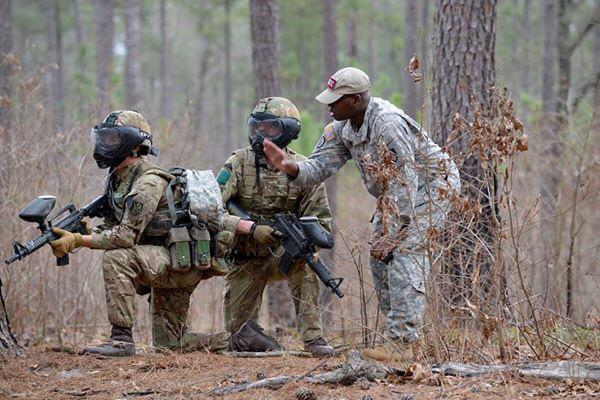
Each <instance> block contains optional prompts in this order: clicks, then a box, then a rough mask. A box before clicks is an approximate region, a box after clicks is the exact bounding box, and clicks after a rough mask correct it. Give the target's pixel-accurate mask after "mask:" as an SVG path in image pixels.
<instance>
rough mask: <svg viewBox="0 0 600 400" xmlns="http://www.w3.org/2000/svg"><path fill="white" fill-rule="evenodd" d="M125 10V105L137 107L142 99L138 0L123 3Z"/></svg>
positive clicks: (139, 6) (139, 7) (139, 9)
mask: <svg viewBox="0 0 600 400" xmlns="http://www.w3.org/2000/svg"><path fill="white" fill-rule="evenodd" d="M124 7H125V10H124V11H125V12H124V19H125V48H126V50H127V56H126V57H125V105H126V106H127V108H130V109H137V108H138V105H139V103H140V101H141V100H142V92H141V90H142V64H141V60H140V57H141V55H140V51H141V31H140V29H141V28H140V19H141V14H140V13H141V5H140V0H128V1H126V2H125V3H124Z"/></svg>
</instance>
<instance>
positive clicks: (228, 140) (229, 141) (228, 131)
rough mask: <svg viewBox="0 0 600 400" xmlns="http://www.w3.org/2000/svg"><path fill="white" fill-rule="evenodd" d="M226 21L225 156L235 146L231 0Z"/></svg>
mask: <svg viewBox="0 0 600 400" xmlns="http://www.w3.org/2000/svg"><path fill="white" fill-rule="evenodd" d="M224 6H225V21H224V23H223V31H224V32H223V34H224V37H223V40H224V42H225V43H224V45H225V46H224V47H225V49H224V50H225V51H224V56H225V81H224V84H225V87H224V89H225V95H224V96H223V100H224V102H225V104H224V106H225V113H224V117H225V143H224V145H225V154H229V153H230V152H231V150H232V148H233V147H232V146H233V132H232V128H231V118H232V113H231V102H232V96H231V0H225V2H224Z"/></svg>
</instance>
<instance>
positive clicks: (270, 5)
mask: <svg viewBox="0 0 600 400" xmlns="http://www.w3.org/2000/svg"><path fill="white" fill-rule="evenodd" d="M250 29H251V33H252V69H253V72H254V89H255V93H256V96H255V97H256V100H257V101H258V100H259V99H261V98H263V97H269V96H280V95H281V66H280V56H279V55H280V53H281V44H280V41H279V8H278V7H277V4H276V2H275V1H273V0H250Z"/></svg>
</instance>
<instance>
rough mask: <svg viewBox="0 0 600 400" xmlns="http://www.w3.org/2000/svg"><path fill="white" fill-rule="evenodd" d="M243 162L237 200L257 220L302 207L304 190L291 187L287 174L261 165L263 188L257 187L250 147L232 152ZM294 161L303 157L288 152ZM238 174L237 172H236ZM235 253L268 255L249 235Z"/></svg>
mask: <svg viewBox="0 0 600 400" xmlns="http://www.w3.org/2000/svg"><path fill="white" fill-rule="evenodd" d="M233 154H235V155H236V156H237V158H238V160H239V161H240V168H241V179H238V187H237V197H236V200H237V201H238V202H239V204H240V205H241V206H242V208H243V209H244V210H246V211H247V212H248V213H250V215H251V216H252V219H253V220H254V221H263V220H268V219H269V218H272V217H273V216H274V215H275V214H277V213H279V212H283V211H295V210H297V208H298V205H299V198H300V196H301V195H302V190H303V189H302V188H299V187H297V186H295V185H292V184H291V183H290V181H289V178H288V177H287V175H286V174H285V173H284V172H281V171H277V170H272V169H269V168H266V166H265V165H264V164H261V166H260V186H258V185H257V178H256V167H255V164H254V160H255V155H254V152H253V151H252V150H251V149H250V148H249V147H247V148H244V149H240V150H236V151H234V152H233ZM289 155H290V157H291V158H292V159H293V160H296V161H300V160H302V159H305V158H304V156H302V155H300V154H297V153H295V152H293V151H292V150H289ZM235 172H237V171H234V173H235ZM235 250H236V252H238V253H239V254H245V255H261V256H265V255H268V254H269V252H268V249H267V248H266V247H265V246H263V245H260V244H259V243H258V242H256V241H255V240H254V239H252V238H250V237H248V236H239V237H238V241H237V244H236V246H235Z"/></svg>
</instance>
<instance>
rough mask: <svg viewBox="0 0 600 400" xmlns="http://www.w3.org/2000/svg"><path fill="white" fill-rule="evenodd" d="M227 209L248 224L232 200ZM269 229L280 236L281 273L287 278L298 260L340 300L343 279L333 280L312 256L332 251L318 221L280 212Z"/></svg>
mask: <svg viewBox="0 0 600 400" xmlns="http://www.w3.org/2000/svg"><path fill="white" fill-rule="evenodd" d="M227 208H228V210H229V212H231V213H232V214H233V215H237V216H238V217H241V218H242V219H245V220H251V218H250V215H249V214H248V213H247V212H246V211H245V210H244V209H243V208H242V207H241V206H240V205H239V204H237V202H235V200H229V201H228V202H227ZM269 225H270V226H271V227H272V228H273V229H275V230H277V231H279V232H281V234H282V238H281V245H282V246H283V248H284V249H285V253H283V256H282V257H281V262H280V263H279V271H280V272H281V273H284V274H287V273H288V272H289V270H290V267H291V264H292V261H294V259H298V258H301V259H303V260H304V261H305V262H306V263H307V264H308V266H309V267H310V268H311V269H312V270H313V271H314V272H315V274H317V276H318V277H319V279H320V280H321V282H323V283H324V284H325V286H327V287H328V288H329V289H331V291H332V292H333V293H335V294H336V295H337V296H338V297H339V298H342V297H344V293H342V291H341V290H340V288H339V287H340V285H341V284H342V281H343V280H344V279H343V278H333V277H332V276H331V273H330V272H329V270H328V269H327V267H326V266H325V264H323V262H321V260H319V259H318V258H317V257H315V255H314V253H315V246H318V247H320V248H323V249H331V248H332V247H333V237H332V236H331V234H330V233H329V232H327V231H326V230H325V229H324V228H323V227H322V226H321V225H320V224H319V221H318V220H317V217H314V216H311V217H302V218H298V217H297V216H296V214H294V213H291V212H283V213H278V214H275V216H274V217H273V220H272V221H271V222H270V223H269Z"/></svg>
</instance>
